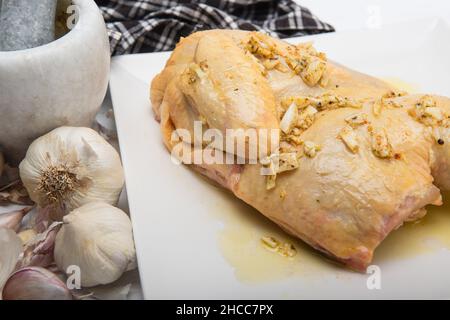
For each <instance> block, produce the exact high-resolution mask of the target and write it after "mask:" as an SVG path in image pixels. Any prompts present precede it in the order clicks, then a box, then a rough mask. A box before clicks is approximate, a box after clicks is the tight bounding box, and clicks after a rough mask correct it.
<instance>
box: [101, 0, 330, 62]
mask: <svg viewBox="0 0 450 320" xmlns="http://www.w3.org/2000/svg"><path fill="white" fill-rule="evenodd" d="M96 2H97V4H98V5H99V7H100V9H101V11H102V13H103V17H104V18H105V21H106V25H107V27H108V29H109V35H110V43H111V53H112V54H113V55H120V54H127V53H137V52H154V51H166V50H172V49H173V48H174V47H175V44H176V43H177V42H178V40H179V39H180V37H185V36H188V35H189V34H191V33H193V32H195V31H199V30H206V29H215V28H219V29H225V28H227V29H242V30H259V31H265V32H267V33H269V34H270V35H272V36H275V37H280V38H285V37H292V36H302V35H308V34H317V33H322V32H331V31H334V29H333V27H332V26H331V25H329V24H327V23H324V22H322V21H320V20H319V19H318V18H317V17H316V16H314V15H313V14H312V13H311V12H310V11H309V10H308V9H307V8H305V7H302V6H300V5H298V4H296V3H295V2H294V1H293V0H200V1H193V0H136V1H131V0H96Z"/></svg>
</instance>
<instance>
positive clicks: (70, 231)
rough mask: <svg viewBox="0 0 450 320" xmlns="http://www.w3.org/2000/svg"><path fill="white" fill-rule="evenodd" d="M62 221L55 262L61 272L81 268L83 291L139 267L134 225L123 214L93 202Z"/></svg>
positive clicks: (56, 241) (55, 251) (103, 204)
mask: <svg viewBox="0 0 450 320" xmlns="http://www.w3.org/2000/svg"><path fill="white" fill-rule="evenodd" d="M63 221H64V224H63V225H62V227H61V230H60V231H59V232H58V234H57V236H56V240H55V250H54V255H55V262H56V264H57V266H58V268H59V269H60V270H67V268H68V267H69V266H71V265H76V266H78V267H79V268H80V273H81V285H82V286H83V287H92V286H96V285H99V284H108V283H111V282H114V281H116V280H117V279H118V278H119V277H120V276H121V275H122V274H123V273H124V272H125V271H126V270H130V269H133V268H135V267H136V252H135V248H134V241H133V233H132V227H131V221H130V218H129V217H128V216H127V215H126V214H125V213H124V212H123V211H122V210H120V209H118V208H115V207H113V206H111V205H109V204H106V203H102V202H92V203H89V204H86V205H84V206H82V207H80V208H78V209H76V210H74V211H72V212H71V213H69V214H68V215H66V216H65V217H64V219H63Z"/></svg>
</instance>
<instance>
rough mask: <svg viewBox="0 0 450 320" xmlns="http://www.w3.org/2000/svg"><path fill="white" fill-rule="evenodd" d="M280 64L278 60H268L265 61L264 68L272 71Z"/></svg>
mask: <svg viewBox="0 0 450 320" xmlns="http://www.w3.org/2000/svg"><path fill="white" fill-rule="evenodd" d="M279 63H280V60H277V59H266V60H264V61H263V66H264V67H265V68H266V69H267V70H272V69H274V68H275V67H276V66H277V65H278V64H279Z"/></svg>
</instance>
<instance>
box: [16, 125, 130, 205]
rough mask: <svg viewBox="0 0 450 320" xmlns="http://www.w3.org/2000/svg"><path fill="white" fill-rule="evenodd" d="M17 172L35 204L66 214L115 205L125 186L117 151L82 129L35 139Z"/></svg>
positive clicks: (64, 129)
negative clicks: (87, 206) (60, 209)
mask: <svg viewBox="0 0 450 320" xmlns="http://www.w3.org/2000/svg"><path fill="white" fill-rule="evenodd" d="M19 169H20V178H21V179H22V182H23V184H24V186H25V188H26V189H27V191H28V193H29V195H30V198H31V199H32V200H33V201H34V202H36V203H37V204H38V205H39V206H41V207H45V206H47V205H53V204H59V205H63V206H64V208H65V209H66V210H67V211H68V212H70V211H71V210H73V209H75V208H78V207H80V206H82V205H84V204H86V203H89V202H93V201H102V202H106V203H110V204H116V203H117V201H118V198H119V195H120V192H121V191H122V187H123V184H124V175H123V169H122V164H121V161H120V157H119V154H118V153H117V151H116V150H115V149H114V148H113V147H112V146H111V145H110V144H109V143H108V142H106V140H105V139H103V138H102V137H101V136H100V135H99V134H98V133H97V132H95V131H94V130H92V129H89V128H84V127H60V128H57V129H55V130H53V131H51V132H49V133H47V134H46V135H44V136H42V137H40V138H38V139H36V140H35V141H34V142H33V143H32V144H31V145H30V147H29V148H28V151H27V154H26V157H25V159H24V160H23V161H22V162H21V163H20V166H19Z"/></svg>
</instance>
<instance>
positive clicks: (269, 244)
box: [261, 236, 280, 251]
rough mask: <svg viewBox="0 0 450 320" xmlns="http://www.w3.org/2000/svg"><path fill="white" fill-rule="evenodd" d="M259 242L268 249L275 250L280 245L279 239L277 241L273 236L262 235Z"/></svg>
mask: <svg viewBox="0 0 450 320" xmlns="http://www.w3.org/2000/svg"><path fill="white" fill-rule="evenodd" d="M261 243H262V244H263V246H264V247H265V248H266V249H269V250H270V251H276V250H277V248H278V246H279V245H280V241H278V240H277V239H275V238H274V237H269V236H265V237H262V238H261Z"/></svg>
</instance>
